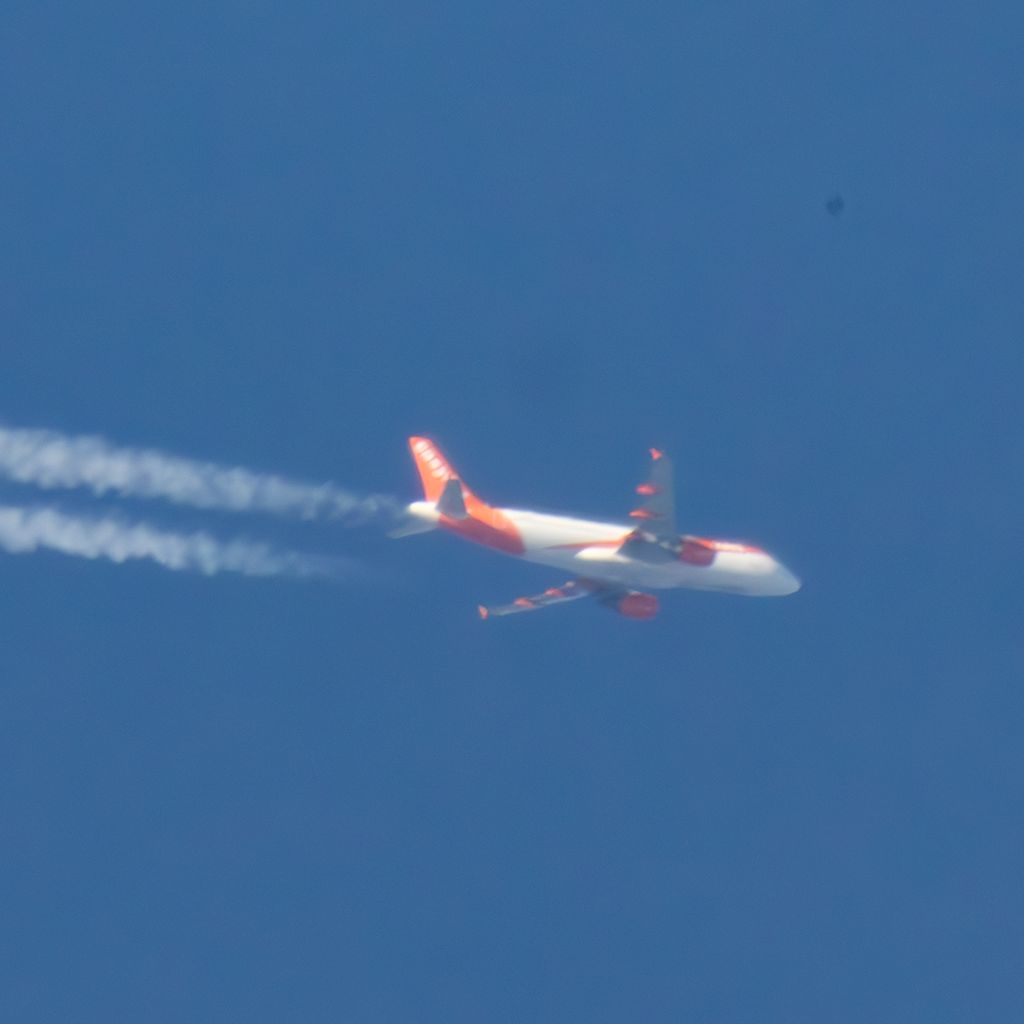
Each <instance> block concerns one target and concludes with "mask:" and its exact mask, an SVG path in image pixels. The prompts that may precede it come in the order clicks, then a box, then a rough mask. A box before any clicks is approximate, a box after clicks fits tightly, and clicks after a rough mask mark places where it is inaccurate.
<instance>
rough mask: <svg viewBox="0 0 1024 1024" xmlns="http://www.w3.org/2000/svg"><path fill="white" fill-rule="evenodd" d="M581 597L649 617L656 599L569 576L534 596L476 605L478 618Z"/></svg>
mask: <svg viewBox="0 0 1024 1024" xmlns="http://www.w3.org/2000/svg"><path fill="white" fill-rule="evenodd" d="M581 597H593V598H596V599H597V602H598V603H599V604H600V605H601V606H602V607H604V608H608V609H610V610H611V611H614V612H618V613H619V614H620V615H624V616H625V617H626V618H628V619H653V618H654V616H655V615H657V614H658V599H657V598H656V597H654V595H653V594H643V593H641V592H640V591H638V590H627V589H626V588H625V587H616V586H613V585H610V584H607V583H601V582H600V581H598V580H585V579H579V580H569V582H568V583H563V584H562V585H561V586H560V587H551V588H549V589H548V590H545V591H544V593H543V594H537V595H536V596H535V597H518V598H516V600H515V601H513V602H512V603H511V604H499V605H491V606H489V607H485V606H484V605H480V606H479V607H478V609H477V610H478V611H479V613H480V618H481V619H489V618H491V617H492V616H493V617H499V616H502V615H518V614H519V613H520V612H536V611H540V609H541V608H550V607H551V606H552V605H556V604H564V603H565V602H566V601H578V600H579V599H580V598H581Z"/></svg>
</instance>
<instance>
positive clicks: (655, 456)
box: [650, 448, 665, 462]
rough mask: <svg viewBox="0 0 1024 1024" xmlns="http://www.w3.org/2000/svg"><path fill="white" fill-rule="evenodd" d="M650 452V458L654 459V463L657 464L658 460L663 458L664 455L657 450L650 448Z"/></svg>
mask: <svg viewBox="0 0 1024 1024" xmlns="http://www.w3.org/2000/svg"><path fill="white" fill-rule="evenodd" d="M650 451H651V458H652V459H654V461H655V462H657V461H658V459H663V458H665V453H664V452H663V451H661V450H660V449H659V448H652V449H651V450H650Z"/></svg>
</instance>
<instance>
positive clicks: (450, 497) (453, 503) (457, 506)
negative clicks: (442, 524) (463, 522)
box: [437, 476, 468, 519]
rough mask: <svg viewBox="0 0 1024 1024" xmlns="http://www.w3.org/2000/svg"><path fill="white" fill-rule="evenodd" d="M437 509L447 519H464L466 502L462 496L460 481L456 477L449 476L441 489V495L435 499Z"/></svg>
mask: <svg viewBox="0 0 1024 1024" xmlns="http://www.w3.org/2000/svg"><path fill="white" fill-rule="evenodd" d="M437 511H438V512H440V513H441V515H443V516H445V517H447V518H448V519H465V518H466V516H467V515H468V513H467V512H466V502H465V499H464V498H463V497H462V481H461V480H460V479H459V478H458V477H454V476H453V477H451V478H450V479H449V480H448V481H447V482H446V483H445V485H444V490H443V491H441V497H440V498H438V499H437Z"/></svg>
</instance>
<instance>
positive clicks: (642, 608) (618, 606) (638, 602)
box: [607, 590, 659, 619]
mask: <svg viewBox="0 0 1024 1024" xmlns="http://www.w3.org/2000/svg"><path fill="white" fill-rule="evenodd" d="M607 607H608V608H611V609H612V610H613V611H616V612H618V613H619V614H620V615H624V616H625V617H626V618H627V619H653V618H654V616H655V615H657V614H658V608H659V605H658V599H657V598H656V597H655V596H654V595H653V594H641V593H640V592H639V591H636V590H631V591H630V592H629V593H628V594H623V595H622V597H620V598H619V599H618V600H616V601H610V602H609V603H608V605H607Z"/></svg>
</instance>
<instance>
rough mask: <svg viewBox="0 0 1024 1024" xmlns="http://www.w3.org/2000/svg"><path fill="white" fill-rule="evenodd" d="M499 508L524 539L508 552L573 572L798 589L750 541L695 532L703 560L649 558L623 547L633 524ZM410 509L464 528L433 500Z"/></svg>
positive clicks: (761, 592)
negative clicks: (711, 537)
mask: <svg viewBox="0 0 1024 1024" xmlns="http://www.w3.org/2000/svg"><path fill="white" fill-rule="evenodd" d="M495 511H497V512H499V513H500V514H501V516H503V517H504V518H505V519H506V520H507V521H508V523H509V524H511V526H512V527H513V528H514V532H515V533H516V534H518V537H519V539H520V540H521V542H522V550H521V551H517V552H508V553H515V554H518V556H519V557H521V558H524V559H526V560H527V561H529V562H539V563H540V564H542V565H550V566H554V567H556V568H559V569H563V570H565V571H566V572H569V573H571V574H572V575H573V576H574V577H579V578H585V579H596V580H602V581H607V582H610V583H617V584H620V585H622V586H625V587H629V588H646V589H665V588H670V587H687V588H691V589H695V590H718V591H724V592H727V593H732V594H745V595H748V596H751V597H775V596H778V597H781V596H784V595H786V594H792V593H794V592H795V591H797V590H799V589H800V581H799V580H798V579H797V578H796V577H795V576H794V575H793V574H792V573H791V572H790V571H789V570H788V569H787V568H786V567H785V566H784V565H782V564H781V563H780V562H778V561H776V559H774V558H773V557H772V556H771V555H770V554H768V553H767V552H766V551H762V550H761V549H760V548H756V547H752V546H750V545H746V544H736V543H732V542H729V541H718V540H706V539H703V538H692V542H693V544H694V546H695V547H696V548H698V549H699V551H700V553H701V555H702V556H703V557H702V558H701V559H700V560H699V561H697V560H686V559H685V558H677V559H672V560H667V561H664V562H647V561H641V560H639V559H636V558H631V557H629V556H628V555H624V554H622V553H621V552H620V551H619V548H620V547H621V545H622V544H623V542H624V541H625V540H626V538H627V537H628V536H629V535H630V534H631V533H633V531H634V529H635V528H634V527H633V526H625V525H623V524H621V523H602V522H595V521H593V520H589V519H576V518H574V517H572V516H560V515H551V514H549V513H543V512H531V511H528V510H525V509H510V508H505V509H497V510H495ZM409 513H410V515H412V516H413V517H414V518H416V519H419V520H421V521H422V522H424V525H426V524H427V523H431V524H434V525H438V526H441V527H443V528H446V529H449V530H451V531H452V532H454V533H461V532H463V531H462V529H461V528H460V523H459V522H458V521H450V520H446V519H445V517H443V516H440V515H439V514H438V512H437V510H436V508H435V507H434V505H433V504H432V503H431V502H426V501H416V502H413V503H412V504H411V505H410V506H409ZM470 539H477V538H470ZM682 539H683V540H684V541H685V540H686V538H682ZM478 542H481V543H484V544H487V541H479V540H478ZM488 546H493V545H488ZM685 547H686V545H684V550H685Z"/></svg>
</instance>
